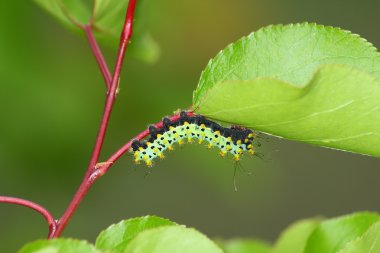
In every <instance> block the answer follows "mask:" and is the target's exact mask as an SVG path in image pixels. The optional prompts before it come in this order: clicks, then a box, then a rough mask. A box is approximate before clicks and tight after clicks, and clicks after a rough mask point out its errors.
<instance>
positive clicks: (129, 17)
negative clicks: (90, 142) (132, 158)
mask: <svg viewBox="0 0 380 253" xmlns="http://www.w3.org/2000/svg"><path fill="white" fill-rule="evenodd" d="M135 6H136V0H129V3H128V9H127V14H126V18H125V22H124V27H123V31H122V33H121V36H120V45H119V50H118V54H117V60H116V65H115V70H114V73H113V77H112V82H111V86H110V90H109V92H108V93H107V98H106V103H105V108H104V112H103V117H102V121H101V123H100V128H99V131H98V136H97V138H96V142H95V147H94V150H93V153H92V156H91V160H90V163H89V165H88V168H87V172H86V175H85V177H84V178H83V181H82V183H81V185H80V186H79V188H78V190H77V192H76V193H75V195H74V197H73V199H72V201H71V202H70V204H69V206H68V207H67V209H66V211H65V212H64V213H63V215H62V217H61V218H60V219H59V221H58V226H57V230H56V232H55V233H54V234H53V237H58V236H60V234H61V233H62V231H63V230H64V228H65V227H66V225H67V223H68V221H69V220H70V218H71V216H72V215H73V214H74V212H75V210H76V209H77V207H78V206H79V204H80V202H81V201H82V199H83V198H84V196H85V195H86V193H87V192H88V190H89V188H90V187H91V185H92V184H93V182H94V178H93V177H91V175H92V174H93V171H94V170H95V165H96V164H97V162H98V160H99V156H100V152H101V149H102V146H103V142H104V137H105V134H106V131H107V127H108V122H109V119H110V115H111V112H112V107H113V104H114V102H115V98H116V92H117V89H118V85H119V78H120V72H121V68H122V65H123V61H124V55H125V51H126V49H127V45H128V43H129V40H130V38H131V36H132V26H133V18H134V11H135Z"/></svg>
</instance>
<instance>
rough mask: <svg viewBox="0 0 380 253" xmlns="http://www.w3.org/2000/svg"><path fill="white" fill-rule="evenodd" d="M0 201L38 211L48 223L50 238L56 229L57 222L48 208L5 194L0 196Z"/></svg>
mask: <svg viewBox="0 0 380 253" xmlns="http://www.w3.org/2000/svg"><path fill="white" fill-rule="evenodd" d="M0 203H8V204H14V205H20V206H25V207H27V208H30V209H33V210H34V211H36V212H38V213H40V214H41V215H42V216H43V217H44V218H45V220H46V222H47V223H48V224H49V234H48V238H52V236H53V234H54V233H55V231H56V229H57V222H56V220H55V219H54V217H53V215H51V213H50V212H49V211H48V210H46V209H45V208H44V207H42V206H40V205H38V204H36V203H34V202H31V201H29V200H25V199H20V198H14V197H7V196H0Z"/></svg>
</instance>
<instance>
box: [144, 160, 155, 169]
mask: <svg viewBox="0 0 380 253" xmlns="http://www.w3.org/2000/svg"><path fill="white" fill-rule="evenodd" d="M145 164H146V165H147V166H148V167H152V166H153V162H152V161H151V160H148V161H145Z"/></svg>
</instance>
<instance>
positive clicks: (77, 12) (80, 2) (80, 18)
mask: <svg viewBox="0 0 380 253" xmlns="http://www.w3.org/2000/svg"><path fill="white" fill-rule="evenodd" d="M34 1H35V2H36V3H37V4H39V5H40V6H41V7H43V8H44V9H45V10H46V11H48V12H49V13H50V14H52V15H53V16H55V17H56V18H57V19H58V20H59V21H61V22H62V23H64V24H65V25H66V26H68V27H70V28H72V29H79V27H78V25H79V24H80V25H83V24H87V23H88V21H89V20H90V18H91V6H89V3H88V1H84V0H34Z"/></svg>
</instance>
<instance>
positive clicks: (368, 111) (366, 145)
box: [197, 65, 380, 156]
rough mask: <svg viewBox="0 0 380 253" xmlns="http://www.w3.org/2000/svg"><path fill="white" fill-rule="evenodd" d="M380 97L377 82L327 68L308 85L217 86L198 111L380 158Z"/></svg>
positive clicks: (271, 81)
mask: <svg viewBox="0 0 380 253" xmlns="http://www.w3.org/2000/svg"><path fill="white" fill-rule="evenodd" d="M358 84H360V85H358ZM379 98H380V83H379V81H378V80H377V79H375V78H373V77H372V76H370V75H368V74H367V73H364V72H361V71H357V70H356V69H352V68H351V67H347V66H338V65H334V66H332V65H325V66H324V67H322V68H321V69H320V70H319V71H318V72H317V73H316V74H315V76H314V78H313V79H312V80H311V81H310V82H309V84H308V85H307V86H305V87H296V86H294V85H291V84H288V83H285V82H283V81H279V80H275V79H268V78H261V79H256V80H253V81H225V82H223V83H219V84H218V85H215V86H214V87H213V88H212V89H210V90H209V91H208V92H207V95H205V96H204V99H203V100H202V102H201V103H200V104H199V107H198V110H197V111H198V112H199V113H201V114H203V115H205V116H207V117H209V118H213V119H216V120H221V121H224V122H229V123H233V124H239V125H242V126H246V127H250V128H253V129H256V130H259V131H262V132H267V133H270V134H272V135H276V136H281V137H285V138H288V139H293V140H298V141H303V142H308V143H312V144H316V145H320V146H327V147H332V148H337V149H342V150H348V151H352V152H357V153H363V154H369V155H373V156H380V106H379Z"/></svg>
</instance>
